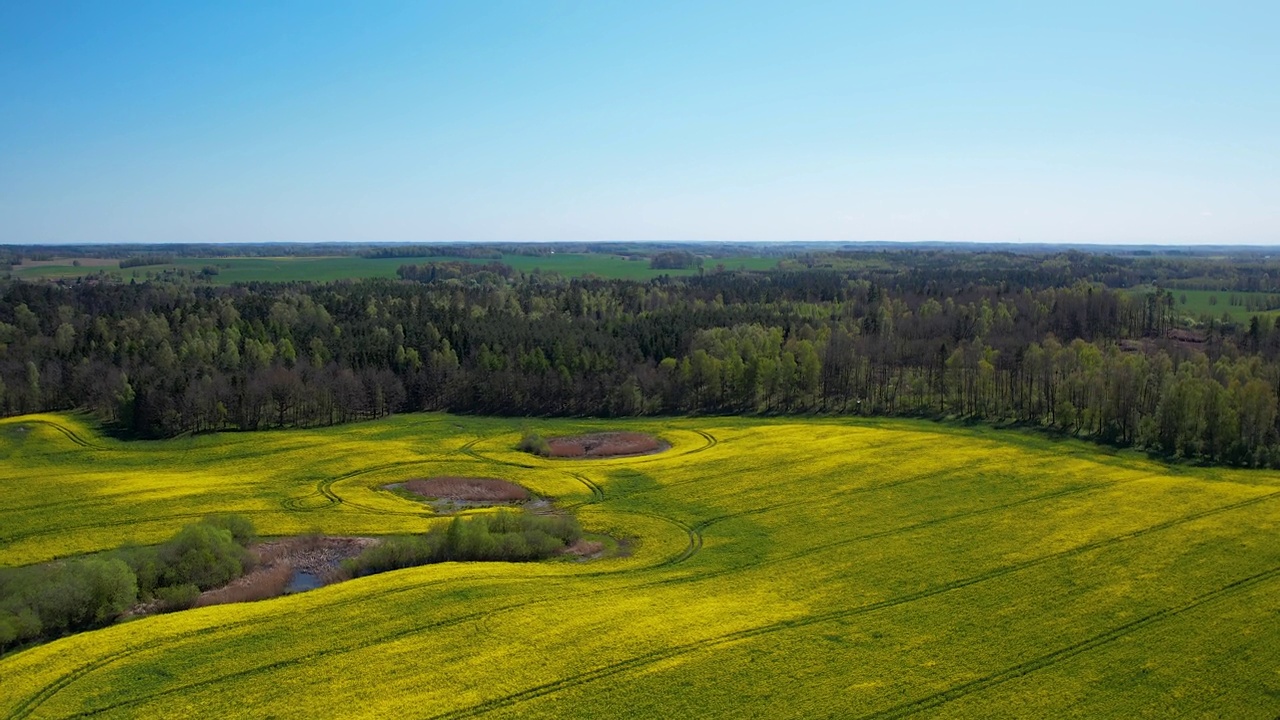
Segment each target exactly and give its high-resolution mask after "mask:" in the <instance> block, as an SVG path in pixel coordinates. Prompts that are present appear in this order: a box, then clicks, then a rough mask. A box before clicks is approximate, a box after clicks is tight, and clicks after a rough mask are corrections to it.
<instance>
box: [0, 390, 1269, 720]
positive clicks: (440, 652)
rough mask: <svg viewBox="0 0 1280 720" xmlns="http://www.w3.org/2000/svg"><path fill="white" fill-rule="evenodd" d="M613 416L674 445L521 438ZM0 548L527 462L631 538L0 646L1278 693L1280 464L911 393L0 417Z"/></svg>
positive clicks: (1083, 709)
mask: <svg viewBox="0 0 1280 720" xmlns="http://www.w3.org/2000/svg"><path fill="white" fill-rule="evenodd" d="M606 429H619V430H634V431H640V432H650V433H656V434H658V435H660V436H662V438H664V439H665V440H667V441H668V442H670V443H671V445H672V447H671V449H670V450H668V451H666V452H664V453H660V454H656V455H649V456H640V457H631V458H617V459H605V460H550V459H542V458H537V457H533V456H530V455H525V454H522V453H519V452H517V451H515V450H514V449H513V447H514V446H515V444H516V443H517V442H518V441H519V439H520V437H521V434H522V432H523V431H525V430H535V431H538V432H540V433H541V434H543V435H544V436H554V435H560V434H566V433H577V432H584V431H597V430H606ZM0 462H2V463H3V467H4V469H5V472H4V474H3V478H0V563H7V564H17V563H27V562H34V561H38V560H44V559H47V558H50V557H54V556H60V555H66V554H71V553H82V552H86V551H91V550H97V549H102V548H110V547H114V546H116V545H118V544H120V543H123V542H128V541H135V542H143V543H150V542H155V541H157V540H160V539H161V538H164V537H166V536H168V535H169V534H171V533H172V532H173V531H174V530H176V529H177V528H179V527H181V526H182V525H183V524H184V523H187V522H190V521H191V520H192V519H195V518H198V517H200V516H202V515H204V514H205V513H209V512H213V511H235V512H241V513H245V514H248V515H249V516H251V517H252V518H253V519H254V520H255V522H256V523H257V524H258V526H259V527H260V528H261V530H262V531H263V532H266V533H302V532H307V531H313V530H314V531H318V532H325V533H353V534H371V535H373V534H384V533H395V532H408V531H415V530H421V529H423V528H425V527H428V526H429V525H430V524H431V523H433V522H437V520H436V519H433V517H432V516H431V514H430V511H429V509H428V508H426V507H424V506H423V505H422V504H420V503H416V502H413V501H412V500H408V499H405V498H402V497H399V496H397V495H394V494H392V493H390V492H387V491H384V490H381V489H380V488H381V487H382V486H384V485H386V484H387V483H389V482H394V481H397V480H403V479H405V478H408V477H423V476H436V475H466V476H477V477H496V478H506V479H509V480H512V481H514V482H517V483H519V484H521V485H524V486H525V487H527V488H529V489H530V490H532V491H534V492H535V493H537V494H539V495H542V496H545V497H552V498H555V499H556V501H557V503H558V504H559V505H560V506H561V507H565V508H569V509H571V510H572V511H573V512H575V513H576V514H577V515H578V516H579V517H580V518H581V520H582V522H583V523H584V525H585V526H586V527H587V528H588V529H589V530H594V531H597V532H607V533H610V534H612V535H613V536H614V537H617V538H620V539H623V540H625V541H626V542H627V543H628V544H629V545H630V547H631V548H632V550H633V551H632V553H631V554H630V555H629V556H625V557H617V558H612V559H607V560H600V561H595V562H587V563H578V562H574V561H556V562H545V563H535V564H501V563H486V564H457V563H449V564H443V565H435V566H428V567H422V568H416V569H411V570H403V571H398V572H392V573H387V574H384V575H378V576H374V577H369V578H364V579H360V580H354V581H351V582H347V583H342V584H339V585H333V586H330V587H327V588H323V589H320V590H315V591H311V592H307V593H303V594H300V595H295V596H288V597H283V598H278V599H275V600H269V601H264V602H259V603H253V604H244V605H228V606H217V607H209V608H203V609H199V610H191V611H185V612H181V613H176V614H172V615H162V616H154V617H148V618H146V619H143V620H139V621H135V622H131V623H127V624H124V625H118V626H115V627H111V628H107V629H104V630H99V631H95V632H91V633H86V634H82V635H78V636H73V637H69V638H64V639H62V640H59V641H56V642H54V643H51V644H48V645H45V646H41V647H37V648H34V649H31V650H27V651H24V652H21V653H17V654H14V655H11V656H9V657H6V658H3V659H0V678H3V682H0V715H2V716H6V717H12V718H24V717H68V716H72V715H80V714H88V715H94V716H96V717H121V718H123V717H149V718H150V717H192V716H201V717H269V716H275V717H306V718H311V717H322V716H343V717H357V716H358V717H397V718H398V717H418V718H470V717H480V716H484V717H509V718H542V717H548V718H550V717H565V716H579V717H619V716H628V717H652V718H671V717H706V716H718V717H748V716H750V717H762V718H812V717H840V718H901V717H911V716H928V717H949V718H961V717H965V718H990V717H1054V718H1056V717H1089V718H1096V717H1114V718H1132V717H1151V718H1163V717H1171V716H1175V715H1186V716H1193V717H1231V718H1274V717H1276V716H1277V714H1280V542H1278V541H1277V540H1278V538H1277V531H1278V528H1280V474H1277V473H1274V472H1249V471H1229V470H1208V469H1199V468H1171V467H1168V466H1165V465H1161V464H1158V463H1154V462H1150V461H1147V460H1146V459H1144V458H1141V457H1139V456H1137V455H1134V454H1129V453H1123V452H1110V451H1103V450H1099V449H1098V448H1096V447H1093V446H1089V445H1086V444H1083V443H1079V442H1073V441H1062V442H1055V441H1053V440H1049V439H1045V438H1042V437H1038V436H1032V435H1024V434H1019V433H1016V432H1000V431H994V430H983V429H972V430H970V429H959V428H955V427H952V426H947V425H938V424H933V423H927V422H911V421H889V420H884V421H856V420H834V419H815V420H807V421H806V420H786V419H781V420H760V419H736V418H694V419H677V420H627V421H614V422H603V421H550V420H548V421H542V420H500V419H487V418H473V417H454V416H448V415H440V414H431V415H414V416H399V417H395V418H391V419H388V420H384V421H379V422H374V423H368V424H362V425H354V426H347V427H340V428H326V429H320V430H298V431H278V432H270V433H230V434H223V435H207V436H197V437H194V438H190V437H189V438H182V439H176V440H169V441H160V442H134V443H122V442H117V441H114V440H111V439H107V438H103V437H101V436H99V435H98V434H97V433H96V432H95V431H94V430H93V428H92V427H91V426H88V425H86V424H85V423H83V422H81V421H80V420H79V419H77V418H75V417H70V416H60V415H48V416H29V417H19V418H12V419H8V420H5V421H3V422H0Z"/></svg>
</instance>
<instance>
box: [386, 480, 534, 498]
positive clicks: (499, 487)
mask: <svg viewBox="0 0 1280 720" xmlns="http://www.w3.org/2000/svg"><path fill="white" fill-rule="evenodd" d="M403 485H404V489H405V490H408V491H409V492H411V493H415V494H417V495H421V496H422V497H424V498H428V499H431V500H463V501H467V502H524V501H525V500H528V499H529V498H530V497H532V495H530V494H529V491H528V490H525V489H524V488H522V487H520V486H519V485H517V484H515V483H513V482H508V481H506V480H499V479H497V478H473V477H433V478H426V479H422V478H418V479H414V480H406V481H404V483H403Z"/></svg>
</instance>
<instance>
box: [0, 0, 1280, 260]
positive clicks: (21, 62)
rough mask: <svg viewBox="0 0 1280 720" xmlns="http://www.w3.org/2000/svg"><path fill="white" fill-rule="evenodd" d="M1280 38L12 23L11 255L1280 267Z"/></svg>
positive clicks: (203, 11)
mask: <svg viewBox="0 0 1280 720" xmlns="http://www.w3.org/2000/svg"><path fill="white" fill-rule="evenodd" d="M1278 21H1280V6H1275V5H1273V4H1266V3H1243V2H1242V3H1229V4H1224V3H1218V4H1214V5H1209V4H1204V5H1194V6H1185V7H1177V8H1173V7H1168V6H1166V5H1165V4H1162V3H1126V4H1125V5H1124V6H1123V7H1116V6H1115V5H1114V4H1102V3H1083V4H1081V3H1077V4H1072V5H1070V6H1067V7H1062V8H1045V7H1033V8H1027V7H1021V6H1020V5H1018V4H1013V3H984V4H983V5H982V7H980V8H975V7H971V6H965V7H958V6H954V5H951V4H944V3H912V4H895V5H893V6H892V7H872V6H856V5H853V4H848V3H830V4H828V3H816V4H815V3H806V4H804V5H803V6H802V7H799V8H796V7H792V6H787V7H785V8H783V7H782V6H778V5H769V4H763V3H737V2H735V3H697V4H688V3H679V4H675V3H666V4H645V5H644V6H638V5H630V4H612V3H582V4H575V3H491V4H484V5H475V4H469V3H432V4H430V5H417V4H407V3H404V4H401V3H387V4H379V5H376V6H361V5H355V4H349V5H344V4H337V3H301V2H291V3H272V4H270V5H263V6H239V7H232V6H228V5H225V4H221V3H183V4H159V3H156V4H148V3H112V4H90V3H65V4H52V3H40V4H31V3H26V4H18V3H14V4H9V5H6V6H3V7H0V158H2V159H3V160H2V161H0V243H3V244H65V243H139V244H146V243H158V242H184V243H206V242H239V243H261V242H271V241H284V242H304V243H314V242H354V243H360V242H610V241H617V242H715V241H725V242H786V241H796V242H871V243H877V242H930V243H934V242H948V241H957V242H973V243H1017V242H1024V243H1031V244H1077V245H1144V244H1145V245H1170V246H1176V245H1254V246H1259V245H1261V246H1267V245H1272V244H1280V133H1278V132H1277V130H1278V129H1280V94H1278V93H1276V92H1275V90H1274V86H1275V71H1276V69H1277V68H1280V47H1277V46H1276V44H1275V43H1274V42H1272V39H1271V37H1270V36H1271V34H1272V33H1271V32H1270V28H1273V27H1275V26H1276V24H1277V22H1278Z"/></svg>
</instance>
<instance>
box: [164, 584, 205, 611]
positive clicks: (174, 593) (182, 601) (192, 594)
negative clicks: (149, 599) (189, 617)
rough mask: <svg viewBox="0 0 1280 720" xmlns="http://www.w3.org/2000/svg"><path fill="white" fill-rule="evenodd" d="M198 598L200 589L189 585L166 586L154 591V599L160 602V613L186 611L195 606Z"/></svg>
mask: <svg viewBox="0 0 1280 720" xmlns="http://www.w3.org/2000/svg"><path fill="white" fill-rule="evenodd" d="M199 597H200V588H198V587H196V586H195V585H193V584H191V583H186V584H184V585H168V586H166V587H162V588H158V589H156V599H157V600H159V601H160V607H159V610H160V612H174V611H177V610H186V609H187V608H189V607H191V606H192V605H195V604H196V600H197V599H198V598H199Z"/></svg>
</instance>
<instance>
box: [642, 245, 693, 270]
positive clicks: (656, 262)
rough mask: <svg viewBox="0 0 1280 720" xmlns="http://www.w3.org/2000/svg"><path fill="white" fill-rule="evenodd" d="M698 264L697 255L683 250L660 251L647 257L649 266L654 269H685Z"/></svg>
mask: <svg viewBox="0 0 1280 720" xmlns="http://www.w3.org/2000/svg"><path fill="white" fill-rule="evenodd" d="M697 264H698V257H697V256H696V255H694V254H693V253H691V252H688V251H685V250H670V251H668V252H660V253H657V254H655V255H653V256H652V257H650V258H649V267H650V268H652V269H654V270H686V269H688V268H691V267H694V266H695V265H697Z"/></svg>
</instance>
